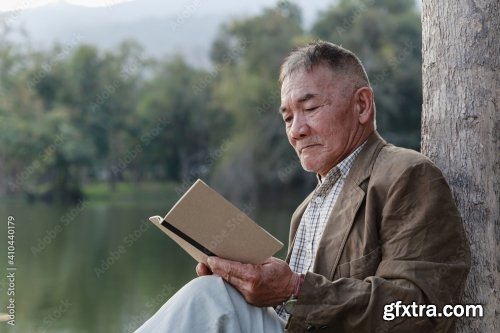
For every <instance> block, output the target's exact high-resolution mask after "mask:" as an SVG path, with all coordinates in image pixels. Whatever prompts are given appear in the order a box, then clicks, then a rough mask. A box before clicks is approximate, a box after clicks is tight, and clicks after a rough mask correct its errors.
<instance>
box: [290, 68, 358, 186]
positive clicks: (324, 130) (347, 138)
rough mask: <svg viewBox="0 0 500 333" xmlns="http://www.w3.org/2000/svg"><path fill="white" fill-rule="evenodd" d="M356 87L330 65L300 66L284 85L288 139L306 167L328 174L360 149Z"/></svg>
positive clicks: (322, 174)
mask: <svg viewBox="0 0 500 333" xmlns="http://www.w3.org/2000/svg"><path fill="white" fill-rule="evenodd" d="M353 93H354V87H353V85H352V83H349V81H348V79H347V78H346V77H345V76H343V75H339V74H336V73H335V72H332V70H331V69H330V68H329V67H328V66H326V65H318V66H315V67H314V68H313V70H312V71H310V72H307V71H305V70H303V69H299V70H297V71H295V72H293V73H292V74H291V75H290V76H288V77H287V78H286V79H285V80H284V81H283V84H282V86H281V114H282V116H283V120H284V122H285V127H286V134H287V137H288V141H289V142H290V144H291V145H292V146H293V148H294V149H295V151H296V152H297V155H298V156H299V158H300V162H301V164H302V167H303V168H304V169H305V170H307V171H311V172H316V173H319V174H320V175H321V176H325V175H326V174H327V173H328V171H330V169H331V168H333V167H334V166H335V165H337V164H338V163H339V162H340V161H342V160H343V159H344V158H345V157H347V156H348V155H349V154H350V153H351V152H352V151H353V150H354V148H356V144H357V142H355V140H356V138H357V137H358V136H359V133H360V131H361V130H362V129H361V126H360V123H359V120H358V116H357V112H355V110H354V107H355V106H354V103H353V98H352V97H353Z"/></svg>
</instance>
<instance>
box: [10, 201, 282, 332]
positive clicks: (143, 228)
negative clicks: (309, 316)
mask: <svg viewBox="0 0 500 333" xmlns="http://www.w3.org/2000/svg"><path fill="white" fill-rule="evenodd" d="M137 195H138V196H140V194H137ZM174 199H175V198H172V199H170V200H134V199H133V198H131V200H126V201H124V202H114V203H99V202H88V201H83V202H80V203H79V204H78V205H75V206H54V205H50V206H49V205H45V204H34V205H28V204H26V203H24V202H22V201H21V202H13V203H12V202H10V203H8V204H7V203H5V202H4V203H0V213H1V215H0V216H1V217H0V218H2V219H3V221H2V223H1V227H0V237H1V238H0V247H1V248H0V255H1V261H0V262H1V263H2V264H1V265H0V269H1V270H2V271H1V275H0V313H6V312H7V309H6V306H7V304H8V300H9V298H11V296H8V294H7V293H8V292H9V280H8V278H7V275H8V274H12V273H14V276H15V279H14V280H15V281H14V285H13V284H12V282H11V283H10V290H11V291H12V289H14V292H15V295H14V298H15V324H16V325H15V326H10V325H8V324H7V323H5V322H0V332H19V333H21V332H22V333H27V332H28V333H29V332H92V333H94V332H133V331H134V330H135V329H136V328H137V327H138V326H140V325H141V324H142V323H143V322H144V321H145V320H146V319H147V318H149V317H150V316H151V315H152V314H153V313H154V312H155V311H156V310H157V309H158V308H159V307H160V306H161V305H162V304H163V303H164V302H165V301H166V300H167V299H168V298H169V297H170V296H171V295H172V294H173V293H175V291H176V290H178V289H179V288H180V287H181V286H183V285H184V284H185V283H186V282H188V281H189V280H191V279H192V278H194V277H195V276H196V274H195V271H194V268H195V265H196V263H195V261H194V260H193V259H192V258H191V257H190V256H189V255H187V254H186V253H185V252H184V251H183V250H182V249H181V248H179V247H178V246H177V245H176V244H175V243H174V242H173V241H171V240H170V239H169V238H168V237H167V236H165V235H164V234H163V233H162V232H161V231H160V230H158V229H157V228H156V227H154V226H153V225H152V224H151V223H150V222H149V221H147V217H149V216H151V215H157V214H158V215H163V214H164V213H166V211H167V210H168V208H169V207H170V206H171V204H172V203H173V202H174ZM291 212H292V211H291V210H290V209H279V210H273V211H272V212H269V211H268V212H265V211H255V212H254V214H251V215H252V217H253V218H254V219H255V220H256V221H258V222H259V224H261V225H262V226H264V227H265V228H266V229H267V230H268V231H269V232H270V233H271V234H273V235H274V236H275V237H277V238H278V239H280V240H281V241H282V242H283V243H285V244H286V243H287V237H288V228H289V218H290V215H291ZM8 216H13V217H14V218H15V221H14V223H15V224H14V228H15V229H14V231H15V257H14V258H12V257H10V259H14V262H13V263H11V264H10V265H9V263H8V261H7V248H8V245H9V244H8V240H9V239H8V238H7V236H8V230H7V224H8V221H7V220H8ZM11 229H13V228H12V224H11ZM10 233H11V234H12V231H10ZM284 255H285V250H284V249H283V250H282V251H280V252H279V253H278V255H277V256H278V257H281V258H283V257H284ZM13 267H15V271H14V270H8V268H13ZM11 280H12V279H11ZM13 286H14V288H12V287H13Z"/></svg>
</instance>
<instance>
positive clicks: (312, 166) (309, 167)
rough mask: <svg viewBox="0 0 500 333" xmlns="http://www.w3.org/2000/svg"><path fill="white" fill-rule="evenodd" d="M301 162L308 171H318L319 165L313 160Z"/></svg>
mask: <svg viewBox="0 0 500 333" xmlns="http://www.w3.org/2000/svg"><path fill="white" fill-rule="evenodd" d="M300 164H301V165H302V169H304V170H306V171H307V172H314V173H318V166H317V165H316V164H314V163H312V162H309V163H308V162H307V161H302V160H301V161H300Z"/></svg>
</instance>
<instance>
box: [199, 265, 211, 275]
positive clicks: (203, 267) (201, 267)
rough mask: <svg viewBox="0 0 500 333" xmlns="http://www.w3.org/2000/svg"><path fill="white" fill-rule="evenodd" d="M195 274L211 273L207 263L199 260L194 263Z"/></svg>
mask: <svg viewBox="0 0 500 333" xmlns="http://www.w3.org/2000/svg"><path fill="white" fill-rule="evenodd" d="M196 274H198V276H204V275H211V274H212V271H211V270H210V268H208V267H207V265H205V264H204V263H201V262H200V263H198V265H196Z"/></svg>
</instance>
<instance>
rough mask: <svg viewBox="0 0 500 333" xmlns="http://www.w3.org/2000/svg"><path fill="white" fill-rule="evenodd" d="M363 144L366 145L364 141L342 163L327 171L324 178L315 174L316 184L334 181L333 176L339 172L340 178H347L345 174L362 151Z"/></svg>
mask: <svg viewBox="0 0 500 333" xmlns="http://www.w3.org/2000/svg"><path fill="white" fill-rule="evenodd" d="M365 144H366V140H365V142H363V143H362V144H361V145H359V146H358V148H356V149H355V150H354V151H353V152H352V153H350V154H349V156H347V157H346V158H344V159H343V160H342V161H340V162H339V163H338V164H337V165H336V166H334V167H333V168H331V169H330V171H328V173H327V174H326V176H325V177H324V178H322V177H321V176H320V174H319V173H318V174H316V178H317V179H318V183H319V184H320V185H321V184H322V183H323V182H328V181H329V180H330V179H335V178H336V177H335V176H334V175H335V174H336V173H337V172H339V171H340V174H341V176H342V178H345V177H347V174H348V173H349V170H350V169H351V166H352V164H353V163H354V160H355V159H356V157H357V156H358V155H359V153H360V152H361V149H363V147H364V146H365Z"/></svg>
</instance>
